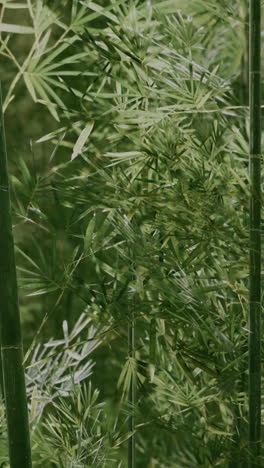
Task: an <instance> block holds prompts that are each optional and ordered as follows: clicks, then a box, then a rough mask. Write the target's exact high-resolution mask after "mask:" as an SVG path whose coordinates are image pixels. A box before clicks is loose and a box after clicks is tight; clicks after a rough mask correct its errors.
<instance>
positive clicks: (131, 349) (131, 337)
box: [127, 311, 136, 468]
mask: <svg viewBox="0 0 264 468" xmlns="http://www.w3.org/2000/svg"><path fill="white" fill-rule="evenodd" d="M128 356H129V357H131V358H132V359H135V317H134V311H132V318H131V322H129V323H128ZM135 380H136V376H135V373H134V372H133V374H132V378H131V383H130V388H129V393H128V403H129V407H130V411H131V414H130V416H129V418H128V431H129V432H133V431H134V429H135V416H134V407H135V402H136V382H135ZM127 466H128V468H135V466H136V460H135V434H132V435H131V436H130V438H129V439H128V453H127Z"/></svg>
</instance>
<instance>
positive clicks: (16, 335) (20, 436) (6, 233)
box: [0, 85, 32, 468]
mask: <svg viewBox="0 0 264 468" xmlns="http://www.w3.org/2000/svg"><path fill="white" fill-rule="evenodd" d="M0 252H1V254H0V255H1V260H0V340H1V360H2V370H3V381H4V396H5V405H6V417H7V428H8V441H9V458H10V467H11V468H31V467H32V463H31V451H30V436H29V425H28V412H27V398H26V388H25V376H24V368H23V364H22V362H23V350H22V339H21V327H20V316H19V307H18V294H17V279H16V266H15V254H14V240H13V234H12V223H11V209H10V193H9V181H8V173H7V155H6V144H5V132H4V119H3V111H2V93H1V85H0Z"/></svg>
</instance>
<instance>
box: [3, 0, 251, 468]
mask: <svg viewBox="0 0 264 468" xmlns="http://www.w3.org/2000/svg"><path fill="white" fill-rule="evenodd" d="M0 3H1V6H2V9H1V19H2V23H1V26H0V31H1V34H2V37H1V48H0V50H1V63H2V65H1V67H0V69H1V72H2V73H1V75H2V77H3V87H4V90H5V110H6V127H7V128H6V131H7V142H8V153H9V158H10V159H11V164H10V172H11V176H10V177H11V183H12V196H13V198H12V201H13V216H14V218H13V219H14V223H15V226H14V232H15V235H16V241H17V243H16V244H17V247H16V249H17V268H18V274H19V284H20V303H21V311H22V319H23V325H24V334H25V344H26V347H27V355H26V359H25V360H26V366H27V380H28V386H27V387H28V394H29V398H30V402H31V403H30V408H31V425H32V430H33V441H32V451H33V461H34V463H35V464H34V466H43V467H45V468H49V466H50V467H64V468H65V467H77V466H78V467H79V466H85V467H86V466H100V467H101V466H105V467H110V466H112V465H111V464H113V466H115V467H116V466H120V467H122V466H126V451H125V446H126V443H127V438H128V437H130V436H131V433H128V430H127V425H126V421H127V418H129V414H130V413H131V411H133V412H134V415H135V431H136V432H135V434H136V436H135V443H136V458H137V466H138V467H142V468H143V467H144V468H145V467H147V466H148V467H154V466H158V467H164V468H170V467H171V468H173V467H179V468H181V467H186V468H191V467H195V468H197V467H203V468H206V467H208V468H209V467H212V466H223V467H225V466H232V467H236V466H243V460H244V459H245V457H246V454H247V428H246V426H247V416H248V410H247V398H246V391H247V373H246V368H247V339H248V327H247V314H248V249H249V233H248V217H249V207H248V197H249V188H248V186H249V179H248V152H249V148H248V140H249V114H248V107H247V104H248V95H247V90H248V81H247V63H248V56H247V55H248V54H247V44H248V31H247V2H246V1H245V0H236V1H232V2H231V1H229V0H219V1H218V2H212V1H210V0H203V1H201V0H194V1H192V2H186V3H185V6H184V5H183V2H182V1H178V0H166V1H155V0H152V1H151V0H148V1H143V0H136V1H135V0H134V1H131V2H130V1H125V0H111V1H109V2H106V1H105V0H101V1H99V2H97V3H94V2H91V1H90V0H87V1H85V0H84V1H81V0H72V1H69V2H67V1H64V2H62V1H60V2H51V1H44V0H35V1H33V0H28V1H27V3H24V4H22V3H21V4H19V3H13V2H7V1H6V0H2V1H1V2H0ZM22 132H23V133H22ZM16 135H18V137H16ZM14 136H15V138H14ZM132 318H133V324H134V326H135V350H134V354H133V355H131V354H129V356H128V355H127V354H128V352H127V326H128V325H129V324H130V325H131V323H132ZM62 324H63V330H64V333H63V334H62V333H61V329H62ZM82 324H84V326H83V327H82ZM68 327H69V329H73V332H72V334H71V335H70V334H69V332H68ZM74 330H75V332H74ZM87 330H88V331H87ZM51 336H53V337H54V336H55V338H56V339H54V340H55V341H54V340H53V342H50V340H51ZM78 337H79V338H78ZM87 339H88V340H89V339H90V341H87ZM92 339H93V340H92ZM97 340H98V341H97ZM43 342H44V343H45V342H46V343H47V344H46V345H45V346H44V348H43V345H42V344H41V343H43ZM90 342H91V343H96V344H95V345H94V346H93V347H92V348H91V347H90V344H89V343H90ZM48 343H50V344H48ZM70 343H72V345H73V348H71V344H70ZM47 347H48V349H52V350H53V351H52V352H51V353H50V354H47V352H46V351H45V352H44V350H45V349H47ZM41 350H42V351H41ZM90 354H91V356H90ZM88 355H89V359H90V358H91V359H92V360H93V362H94V363H95V364H94V367H93V368H92V363H91V362H90V361H87V356H88ZM78 366H79V367H80V369H79V367H78ZM78 372H79V373H78ZM47 375H49V378H48V379H47V378H46V376H47ZM133 376H134V377H135V381H136V386H137V389H136V390H137V391H136V405H135V408H132V409H131V407H130V405H127V404H126V398H127V395H128V393H129V389H130V386H131V382H132V379H133ZM1 418H2V419H1V421H2V428H3V429H2V439H1V446H0V450H1V460H2V459H3V460H4V457H6V452H5V450H6V447H5V429H4V416H3V415H1ZM51 454H52V457H51ZM240 461H241V464H240Z"/></svg>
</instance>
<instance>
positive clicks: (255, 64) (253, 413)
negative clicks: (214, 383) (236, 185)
mask: <svg viewBox="0 0 264 468" xmlns="http://www.w3.org/2000/svg"><path fill="white" fill-rule="evenodd" d="M260 19H261V0H250V6H249V106H250V155H249V167H250V186H251V196H250V278H249V329H250V333H249V451H250V452H249V453H250V455H249V468H256V467H258V466H260V463H259V462H258V457H259V456H260V449H261V361H260V358H261V347H260V344H261V343H260V338H261V330H260V327H261V323H260V314H261V232H260V228H261V185H260V171H261V107H260V106H261V76H260V75H261V72H260V65H261V58H260V48H261V21H260Z"/></svg>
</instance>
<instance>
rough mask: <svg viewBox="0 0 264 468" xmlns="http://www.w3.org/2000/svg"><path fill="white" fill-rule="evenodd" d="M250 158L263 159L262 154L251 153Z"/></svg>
mask: <svg viewBox="0 0 264 468" xmlns="http://www.w3.org/2000/svg"><path fill="white" fill-rule="evenodd" d="M250 158H251V159H261V158H262V154H251V155H250Z"/></svg>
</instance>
